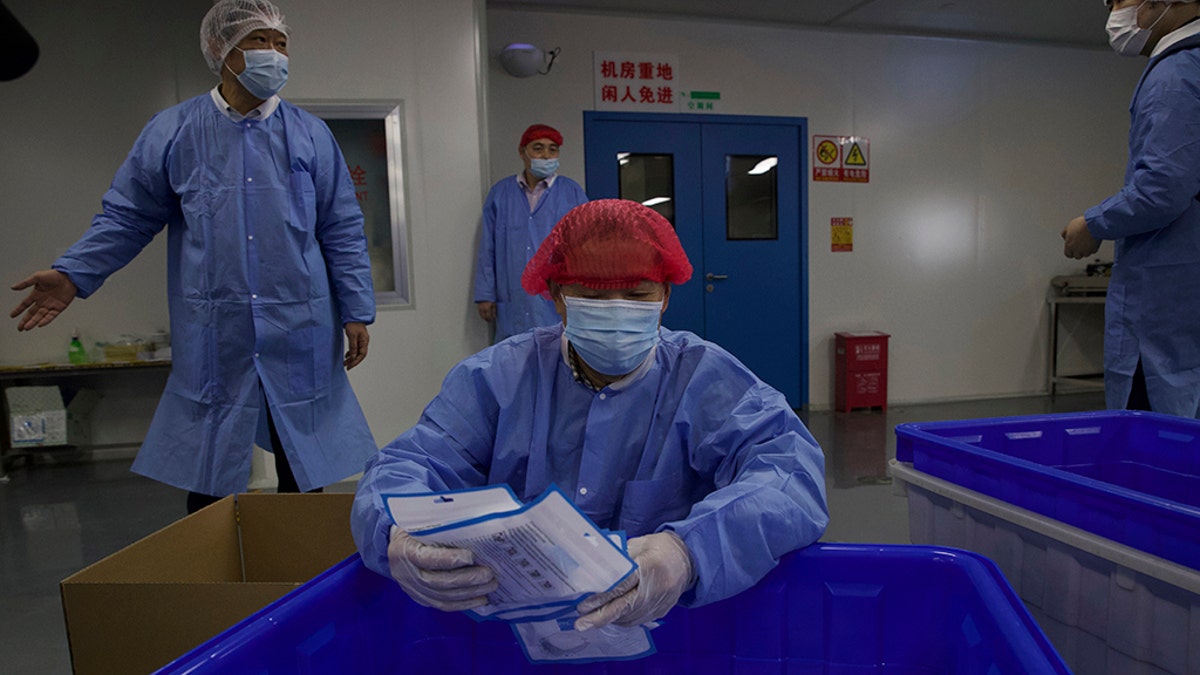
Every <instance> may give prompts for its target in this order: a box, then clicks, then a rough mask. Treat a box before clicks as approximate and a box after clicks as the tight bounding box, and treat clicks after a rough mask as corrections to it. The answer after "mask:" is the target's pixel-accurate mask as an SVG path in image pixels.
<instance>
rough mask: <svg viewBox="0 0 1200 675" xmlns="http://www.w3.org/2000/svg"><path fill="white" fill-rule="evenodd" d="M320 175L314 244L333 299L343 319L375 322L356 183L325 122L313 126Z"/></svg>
mask: <svg viewBox="0 0 1200 675" xmlns="http://www.w3.org/2000/svg"><path fill="white" fill-rule="evenodd" d="M312 135H313V143H314V145H315V147H316V151H317V156H318V157H320V158H321V159H320V161H321V164H320V168H319V169H318V174H317V175H316V176H314V177H313V184H314V187H315V188H316V191H317V226H316V231H315V232H316V238H317V243H318V244H320V246H321V255H322V256H323V257H324V258H325V267H326V269H327V270H328V271H329V279H330V282H331V283H332V286H333V289H332V290H333V293H334V296H335V297H336V298H337V303H338V309H339V311H340V312H341V320H342V323H343V324H345V323H350V322H361V323H367V324H369V323H372V322H374V321H375V286H374V283H373V282H372V280H371V259H370V256H368V254H367V237H366V234H365V233H364V232H363V214H362V209H361V208H359V206H358V199H357V198H356V197H355V196H354V184H353V182H352V181H351V179H350V170H349V169H347V168H346V160H345V158H343V156H342V151H341V149H340V148H339V147H338V145H337V141H336V140H335V139H334V137H333V133H332V132H331V131H329V127H327V126H325V123H324V122H320V121H318V124H317V125H316V127H315V128H313V131H312Z"/></svg>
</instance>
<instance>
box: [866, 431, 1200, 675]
mask: <svg viewBox="0 0 1200 675" xmlns="http://www.w3.org/2000/svg"><path fill="white" fill-rule="evenodd" d="M896 456H897V459H896V460H893V461H892V462H891V463H890V465H889V469H890V473H891V476H892V478H893V481H894V483H893V485H895V486H896V489H897V490H898V491H900V492H902V493H903V494H906V495H907V498H908V512H909V533H910V536H911V538H912V541H913V542H914V543H919V544H933V545H938V546H955V547H961V548H965V549H969V550H972V551H975V552H977V553H980V554H982V555H985V556H988V557H989V558H991V559H993V560H995V562H996V564H997V565H999V567H1000V569H1001V570H1003V572H1004V574H1005V576H1006V577H1007V578H1008V580H1009V582H1010V583H1011V584H1012V585H1013V587H1014V588H1015V589H1016V591H1017V593H1018V594H1019V595H1020V597H1021V599H1022V600H1023V601H1024V602H1025V604H1026V606H1027V607H1028V608H1029V609H1030V611H1031V612H1032V613H1033V615H1034V617H1035V618H1036V619H1037V620H1038V623H1039V624H1040V625H1041V626H1042V628H1043V629H1044V630H1045V631H1046V633H1047V635H1049V636H1050V638H1051V640H1052V641H1053V642H1054V644H1055V646H1056V647H1057V648H1058V650H1059V652H1060V653H1061V654H1062V655H1063V657H1064V658H1065V659H1066V661H1067V663H1068V664H1069V665H1070V666H1071V667H1072V668H1073V669H1075V670H1076V671H1077V672H1080V673H1110V674H1112V675H1118V674H1120V675H1125V674H1126V673H1156V674H1158V673H1174V674H1179V675H1184V674H1194V673H1200V571H1198V570H1197V569H1196V562H1197V560H1200V541H1198V540H1197V538H1196V537H1197V534H1196V532H1197V528H1200V508H1197V506H1196V504H1197V500H1198V499H1200V478H1198V476H1200V471H1197V467H1200V422H1198V421H1196V420H1189V419H1183V418H1177V417H1170V416H1166V415H1156V414H1153V413H1139V412H1126V411H1115V412H1100V413H1073V414H1059V415H1039V416H1028V417H1010V418H996V419H980V420H962V421H955V422H930V423H918V424H902V425H899V426H897V427H896Z"/></svg>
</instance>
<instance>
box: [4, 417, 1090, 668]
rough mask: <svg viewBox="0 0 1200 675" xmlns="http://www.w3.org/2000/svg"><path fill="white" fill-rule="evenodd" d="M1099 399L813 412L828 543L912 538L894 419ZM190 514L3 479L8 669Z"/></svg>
mask: <svg viewBox="0 0 1200 675" xmlns="http://www.w3.org/2000/svg"><path fill="white" fill-rule="evenodd" d="M1102 406H1103V397H1102V396H1101V395H1100V394H1097V393H1088V394H1073V395H1060V396H1057V397H1055V398H1053V399H1051V398H1050V397H1046V396H1038V397H1029V398H1006V399H996V400H988V401H971V402H962V403H947V404H937V405H919V406H916V405H914V406H893V407H891V408H889V409H888V410H887V412H886V413H884V412H882V411H878V410H876V411H856V412H852V413H832V412H805V413H803V414H802V415H801V416H802V417H803V418H804V421H805V423H806V424H807V425H808V426H809V429H810V430H811V431H812V433H813V436H815V437H816V439H817V440H818V441H819V442H820V443H821V446H822V448H824V450H825V454H826V484H827V486H828V497H829V510H830V515H831V523H830V526H829V529H828V531H827V532H826V535H825V538H824V541H838V542H879V543H908V508H907V503H906V501H905V500H904V498H902V497H898V496H896V495H894V494H893V493H892V487H891V485H890V484H889V483H890V481H889V479H888V478H887V475H886V468H885V467H886V466H887V462H888V460H889V459H890V458H892V457H894V456H895V436H894V434H893V433H892V429H893V427H895V425H897V424H900V423H903V422H917V421H933V420H948V419H972V418H979V417H996V416H1010V415H1034V414H1044V413H1049V412H1065V411H1077V410H1095V409H1099V408H1101V407H1102ZM353 487H354V486H353V485H352V484H339V485H337V486H334V487H333V489H334V490H338V491H349V490H353ZM183 515H184V493H183V492H181V491H179V490H176V489H174V488H170V487H166V486H163V485H160V484H158V483H155V482H153V481H150V480H147V479H144V478H142V477H140V476H136V475H134V474H132V473H130V472H129V462H128V461H102V462H83V463H79V462H76V463H70V462H66V463H54V464H52V463H45V462H38V463H35V464H34V465H33V466H20V467H17V468H15V469H13V470H11V471H10V472H9V480H8V482H7V483H0V672H3V673H7V674H9V675H25V674H30V675H34V674H36V675H42V674H45V673H69V672H70V671H71V669H70V656H69V654H68V650H67V639H66V633H65V629H64V627H63V620H62V605H61V603H60V599H59V593H58V582H59V581H60V580H61V579H62V578H64V577H66V576H68V575H70V574H72V573H73V572H75V571H77V570H79V569H81V568H83V567H84V566H86V565H89V564H91V563H93V562H95V561H96V560H99V559H100V558H103V557H104V556H106V555H108V554H110V553H113V552H114V551H117V550H119V549H121V548H123V547H124V546H126V545H128V544H130V543H133V542H134V541H137V540H138V539H140V538H142V537H144V536H145V535H147V534H149V533H151V532H154V531H155V530H158V529H159V528H161V527H163V526H165V525H167V524H169V523H171V522H173V521H175V520H177V519H178V518H180V517H182V516H183Z"/></svg>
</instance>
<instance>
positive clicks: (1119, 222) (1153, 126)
mask: <svg viewBox="0 0 1200 675" xmlns="http://www.w3.org/2000/svg"><path fill="white" fill-rule="evenodd" d="M1165 65H1167V64H1160V65H1159V66H1158V68H1162V67H1163V66H1165ZM1153 74H1154V73H1152V74H1151V76H1153ZM1192 89H1194V87H1184V86H1180V85H1179V84H1178V83H1176V82H1171V81H1166V82H1164V81H1161V80H1155V81H1153V82H1152V81H1149V80H1148V81H1147V82H1146V84H1145V85H1143V91H1142V93H1141V95H1140V96H1141V97H1143V99H1144V100H1143V102H1141V103H1140V104H1139V110H1141V111H1142V112H1140V113H1139V114H1138V116H1137V123H1138V124H1139V125H1140V128H1139V130H1138V131H1137V134H1138V137H1139V138H1141V139H1142V144H1141V146H1142V147H1141V152H1140V154H1139V156H1138V157H1135V158H1132V159H1133V167H1132V170H1131V171H1130V174H1129V177H1128V179H1127V180H1126V182H1125V186H1124V187H1122V188H1121V191H1120V192H1118V193H1117V194H1115V195H1113V196H1111V197H1109V198H1108V199H1105V200H1104V201H1103V202H1101V203H1100V204H1099V205H1097V206H1093V207H1092V208H1090V209H1088V210H1087V211H1086V212H1085V213H1084V218H1085V219H1086V220H1087V228H1088V230H1089V232H1091V234H1092V236H1094V237H1095V238H1097V239H1121V238H1124V237H1128V236H1132V235H1136V234H1141V233H1143V232H1150V231H1153V230H1157V229H1160V228H1163V227H1166V226H1167V225H1170V224H1171V223H1173V222H1175V220H1177V219H1178V218H1179V217H1180V216H1181V215H1183V213H1184V211H1186V210H1187V209H1188V208H1197V204H1196V203H1195V202H1196V197H1197V195H1198V194H1200V126H1198V125H1197V122H1196V120H1200V95H1198V94H1197V93H1196V92H1195V91H1192Z"/></svg>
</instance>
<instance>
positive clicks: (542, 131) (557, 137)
mask: <svg viewBox="0 0 1200 675" xmlns="http://www.w3.org/2000/svg"><path fill="white" fill-rule="evenodd" d="M539 138H548V139H550V140H551V141H554V144H555V145H562V134H560V133H558V129H555V128H554V127H550V126H546V125H545V124H535V125H533V126H531V127H529V128H528V129H526V130H525V133H523V134H521V144H520V145H518V146H517V147H518V148H523V147H525V146H527V145H529V144H530V143H532V142H534V141H536V140H537V139H539Z"/></svg>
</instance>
